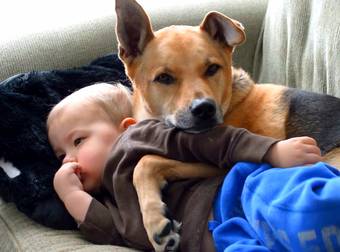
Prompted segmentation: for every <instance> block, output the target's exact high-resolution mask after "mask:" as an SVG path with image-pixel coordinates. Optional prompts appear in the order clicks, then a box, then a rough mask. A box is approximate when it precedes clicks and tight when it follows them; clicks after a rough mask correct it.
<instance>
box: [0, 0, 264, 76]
mask: <svg viewBox="0 0 340 252" xmlns="http://www.w3.org/2000/svg"><path fill="white" fill-rule="evenodd" d="M139 2H140V3H141V4H142V5H143V7H144V8H145V9H146V11H147V13H148V14H149V15H150V17H151V20H152V23H153V26H154V29H159V28H161V27H164V26H167V25H170V24H187V25H198V24H199V23H200V22H201V21H202V19H203V17H204V15H205V14H206V13H207V12H209V11H212V10H216V11H220V12H222V13H224V14H225V15H228V16H230V17H232V18H234V19H237V20H239V21H241V22H242V23H243V24H244V26H245V28H246V33H247V42H246V43H245V44H244V45H242V46H240V48H238V49H237V50H236V52H235V57H234V61H235V64H236V65H237V66H242V67H243V68H245V69H246V70H247V71H250V70H251V69H252V65H253V57H254V51H255V47H256V43H257V39H258V35H259V32H260V29H261V26H262V20H263V18H264V15H265V11H266V6H267V0H258V1H252V0H225V1H220V0H209V1H207V0H195V1H194V0H186V1H181V4H180V5H179V4H178V2H176V1H162V3H161V4H160V1H158V0H140V1H139ZM65 3H66V2H65ZM94 3H97V2H93V1H83V4H84V6H83V7H82V8H81V9H80V8H79V6H78V5H71V4H68V5H67V6H64V7H63V8H64V9H65V12H62V13H59V14H55V11H56V10H55V9H51V8H50V7H47V6H46V7H44V6H39V8H38V7H37V10H38V11H37V13H32V11H33V12H34V9H35V7H34V6H33V7H32V9H33V10H32V11H30V12H27V13H28V14H27V15H29V16H24V15H25V12H23V13H21V15H23V16H22V17H21V19H22V22H28V21H29V20H30V19H31V18H32V16H35V15H42V13H44V20H43V21H40V22H48V23H51V25H50V29H46V27H45V28H44V29H42V30H41V31H39V30H38V31H35V32H33V33H26V34H25V35H23V36H21V35H20V36H17V37H14V38H13V37H11V38H9V39H4V38H7V37H8V36H7V35H6V34H3V36H2V39H0V58H1V64H0V81H1V80H4V79H5V78H7V77H9V76H11V75H14V74H17V73H21V72H27V71H31V70H51V69H60V68H69V67H75V66H80V65H83V64H87V63H89V62H90V61H91V60H93V59H95V58H97V57H99V56H103V55H105V54H108V53H110V52H116V49H117V42H116V38H115V34H114V29H115V13H114V1H111V0H110V1H109V0H105V1H102V2H101V3H100V4H101V6H99V7H98V6H96V7H94V6H90V5H91V4H92V5H93V4H94ZM155 3H157V5H155ZM31 5H33V3H32V4H31ZM44 8H46V9H44ZM66 8H74V10H72V9H71V10H70V9H67V11H66ZM84 9H85V10H87V11H88V13H84ZM80 10H81V11H82V13H80ZM4 12H6V10H4ZM80 14H82V15H85V18H83V19H81V20H76V21H74V22H70V20H71V17H72V15H80ZM63 15H64V16H63ZM87 16H88V18H86V17H87ZM63 20H66V21H65V22H66V23H62V22H63ZM0 21H2V20H0ZM67 22H68V23H67ZM32 25H36V24H35V23H33V24H32ZM23 29H27V27H21V30H20V29H18V28H17V30H16V31H15V32H16V33H17V34H21V33H22V32H23Z"/></svg>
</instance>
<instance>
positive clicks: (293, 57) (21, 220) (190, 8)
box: [0, 0, 340, 252]
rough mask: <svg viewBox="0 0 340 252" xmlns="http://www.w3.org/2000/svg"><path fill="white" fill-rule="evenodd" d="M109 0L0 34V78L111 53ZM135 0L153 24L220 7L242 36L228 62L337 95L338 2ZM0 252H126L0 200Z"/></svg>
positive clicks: (190, 20) (187, 19)
mask: <svg viewBox="0 0 340 252" xmlns="http://www.w3.org/2000/svg"><path fill="white" fill-rule="evenodd" d="M91 2H92V1H91ZM113 2H114V1H113V0H112V1H102V2H100V4H101V5H102V6H101V7H100V8H93V12H96V13H94V14H93V15H90V16H89V17H88V18H84V19H81V20H77V22H70V23H65V24H62V25H60V24H58V25H55V26H52V27H51V29H44V30H40V31H34V32H32V33H27V34H25V35H23V36H17V37H14V38H7V39H1V38H0V56H1V57H0V58H1V64H0V81H1V80H4V79H6V78H8V77H10V76H12V75H14V74H17V73H21V72H27V71H32V70H37V71H38V70H51V69H66V68H70V67H76V66H81V65H84V64H87V63H89V62H90V61H92V60H93V59H95V58H97V57H100V56H103V55H106V54H108V53H112V52H116V49H117V42H116V39H115V34H114V27H115V14H114V3H113ZM156 2H157V3H158V5H155V3H156ZM160 2H161V3H160ZM95 3H96V4H99V2H98V1H96V2H95ZM140 3H141V4H142V5H143V6H144V7H145V9H146V11H147V12H148V14H149V15H150V17H151V20H152V23H153V26H154V29H158V28H161V27H164V26H166V25H169V24H189V25H197V24H199V23H200V21H201V20H202V19H203V17H204V15H205V14H206V13H207V12H208V11H210V10H217V11H220V12H222V13H224V14H225V15H228V16H230V17H232V18H234V19H236V20H239V21H241V22H242V23H243V25H244V26H245V29H246V34H247V41H246V42H245V43H244V44H243V45H242V46H240V47H239V48H236V50H235V53H234V65H235V66H236V67H242V68H244V69H245V70H246V71H248V72H249V73H250V74H251V75H252V76H253V77H254V78H255V80H256V81H259V82H272V83H278V84H283V85H287V86H291V87H297V88H302V89H305V90H310V91H315V92H320V93H328V94H332V95H336V96H339V97H340V89H339V88H338V85H339V84H340V57H339V54H340V42H339V41H340V16H339V15H337V13H336V11H337V10H338V9H340V3H339V2H338V1H337V0H328V1H309V0H302V1H294V0H279V1H278V0H268V1H267V0H257V1H252V0H242V1H241V0H224V1H220V0H209V1H208V0H196V1H193V0H184V1H181V3H180V4H178V2H177V3H176V2H173V1H168V2H165V1H157V0H141V1H140ZM83 4H84V5H86V4H90V3H87V2H86V1H84V2H83ZM91 4H93V3H91ZM88 7H89V9H91V6H88ZM64 8H65V9H67V8H75V9H74V10H69V9H67V10H65V11H67V12H71V13H74V15H77V13H78V12H79V11H81V8H80V10H79V9H78V8H79V6H73V5H72V4H70V5H65V6H64ZM49 10H50V11H51V8H50V9H49ZM52 11H53V8H52ZM37 15H38V14H37ZM47 16H48V15H45V17H47ZM0 251H4V252H6V251H41V252H43V251H84V252H85V251H117V252H118V251H134V250H132V249H128V248H122V247H118V246H108V245H102V246H101V245H94V244H90V243H89V242H87V241H85V240H84V239H83V238H82V237H81V235H80V234H79V233H78V232H77V231H69V230H68V231H63V230H53V229H50V228H47V227H44V226H41V225H39V224H37V223H35V222H34V221H32V220H30V219H28V218H27V217H26V216H25V215H23V214H22V213H20V212H19V211H18V210H17V209H16V208H15V206H14V205H13V204H11V203H5V202H4V201H3V200H1V199H0Z"/></svg>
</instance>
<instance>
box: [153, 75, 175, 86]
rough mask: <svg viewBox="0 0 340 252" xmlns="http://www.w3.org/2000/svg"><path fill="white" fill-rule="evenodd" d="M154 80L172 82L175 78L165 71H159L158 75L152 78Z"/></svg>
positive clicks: (163, 82) (165, 82)
mask: <svg viewBox="0 0 340 252" xmlns="http://www.w3.org/2000/svg"><path fill="white" fill-rule="evenodd" d="M154 81H156V82H159V83H162V84H166V85H169V84H172V83H174V82H175V78H174V77H172V76H171V75H170V74H167V73H161V74H159V75H157V76H156V78H155V79H154Z"/></svg>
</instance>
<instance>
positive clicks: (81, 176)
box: [74, 168, 83, 183]
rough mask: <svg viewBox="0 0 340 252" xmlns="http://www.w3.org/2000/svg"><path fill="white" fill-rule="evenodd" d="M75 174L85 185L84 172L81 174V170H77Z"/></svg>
mask: <svg viewBox="0 0 340 252" xmlns="http://www.w3.org/2000/svg"><path fill="white" fill-rule="evenodd" d="M74 173H75V174H76V175H77V177H78V179H79V180H80V182H81V183H83V175H82V172H81V170H80V168H76V169H75V171H74Z"/></svg>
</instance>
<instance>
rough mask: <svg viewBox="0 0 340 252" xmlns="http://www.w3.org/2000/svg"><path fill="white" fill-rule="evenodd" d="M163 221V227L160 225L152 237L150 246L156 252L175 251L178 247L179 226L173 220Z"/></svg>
mask: <svg viewBox="0 0 340 252" xmlns="http://www.w3.org/2000/svg"><path fill="white" fill-rule="evenodd" d="M165 220H166V221H165V222H164V223H163V225H160V229H159V230H160V231H159V232H155V233H154V235H153V239H152V245H153V247H154V249H155V251H156V252H164V251H177V249H178V246H179V242H180V235H179V231H180V229H181V224H180V223H179V222H177V221H175V220H174V221H171V220H169V219H165ZM162 226H163V227H162Z"/></svg>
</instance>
